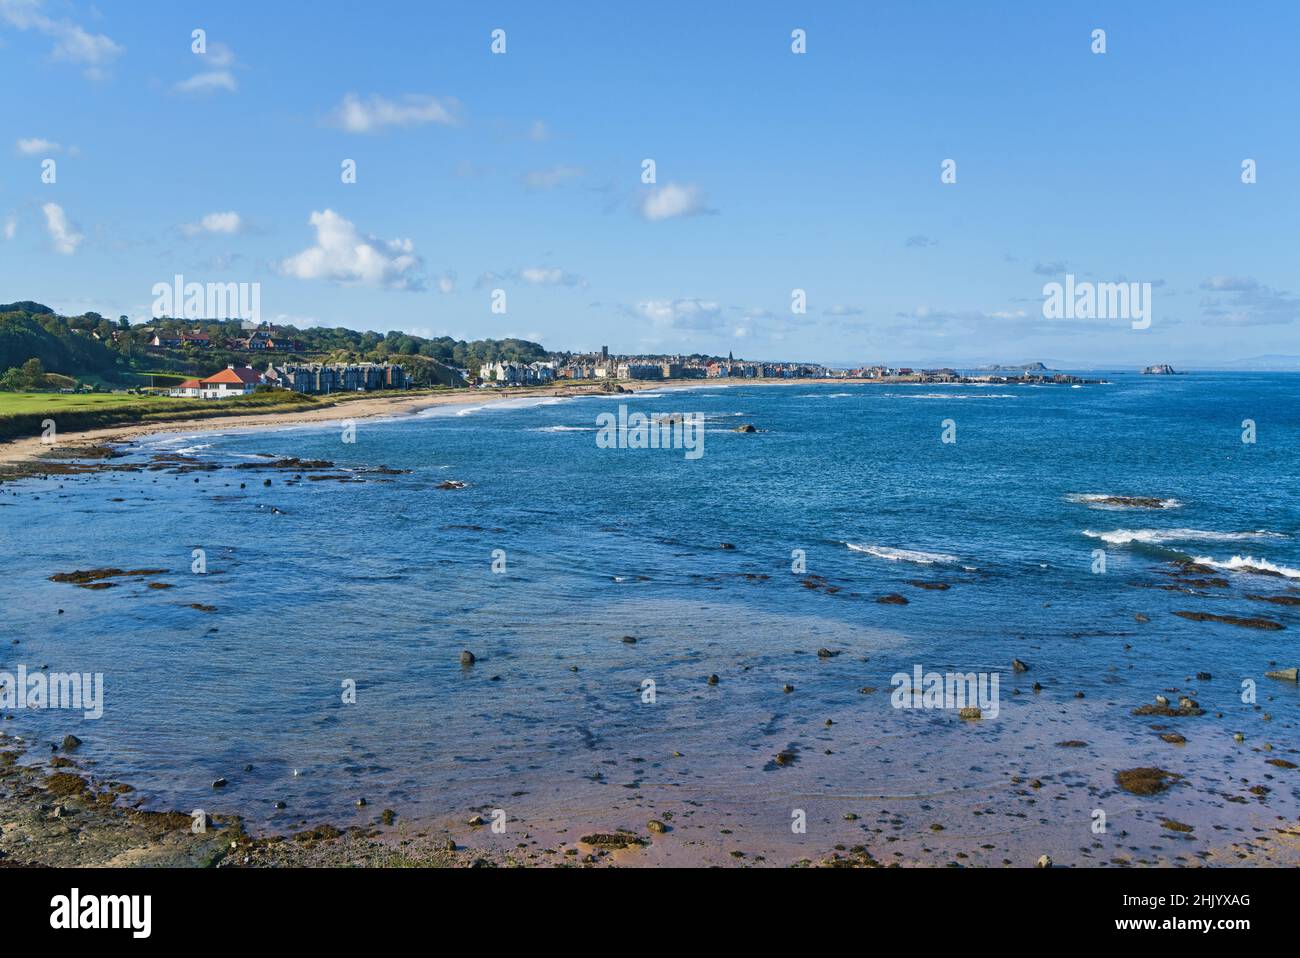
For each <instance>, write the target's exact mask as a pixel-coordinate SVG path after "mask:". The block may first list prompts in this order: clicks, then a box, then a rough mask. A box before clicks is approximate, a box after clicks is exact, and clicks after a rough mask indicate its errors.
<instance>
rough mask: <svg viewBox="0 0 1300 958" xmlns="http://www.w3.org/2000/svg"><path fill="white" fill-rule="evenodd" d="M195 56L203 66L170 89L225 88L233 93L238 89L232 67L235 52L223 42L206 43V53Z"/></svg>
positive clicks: (201, 89) (177, 90)
mask: <svg viewBox="0 0 1300 958" xmlns="http://www.w3.org/2000/svg"><path fill="white" fill-rule="evenodd" d="M195 56H197V57H199V58H200V60H201V61H202V65H203V68H202V69H201V70H200V71H199V72H198V73H196V74H194V75H193V76H192V77H189V78H188V79H186V80H181V81H180V82H179V83H177V84H175V85H174V86H173V87H172V89H173V90H174V91H175V92H177V93H215V92H217V91H218V90H225V91H227V92H229V93H234V92H236V91H237V90H238V89H239V83H238V82H237V81H236V80H235V74H234V73H233V72H232V68H233V67H234V66H235V63H236V60H235V52H234V51H233V50H231V49H230V47H228V46H226V45H225V44H224V43H219V42H213V43H209V44H208V45H207V52H206V53H197V54H195Z"/></svg>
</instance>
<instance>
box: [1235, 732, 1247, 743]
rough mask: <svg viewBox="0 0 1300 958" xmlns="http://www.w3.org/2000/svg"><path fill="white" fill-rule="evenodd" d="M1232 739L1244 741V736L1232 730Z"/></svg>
mask: <svg viewBox="0 0 1300 958" xmlns="http://www.w3.org/2000/svg"><path fill="white" fill-rule="evenodd" d="M1232 740H1233V741H1234V742H1244V741H1246V736H1244V735H1242V734H1241V733H1240V732H1233V733H1232Z"/></svg>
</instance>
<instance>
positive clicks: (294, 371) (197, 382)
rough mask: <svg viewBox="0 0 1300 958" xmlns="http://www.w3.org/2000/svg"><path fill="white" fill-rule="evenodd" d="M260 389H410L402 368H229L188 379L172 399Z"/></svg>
mask: <svg viewBox="0 0 1300 958" xmlns="http://www.w3.org/2000/svg"><path fill="white" fill-rule="evenodd" d="M258 386H268V387H271V388H273V389H289V390H292V391H293V392H300V393H312V394H316V393H326V394H328V393H334V392H369V391H372V390H376V389H409V388H410V386H411V379H410V376H408V375H407V373H406V370H404V369H402V367H401V366H392V365H387V364H381V363H333V364H322V363H287V364H285V365H282V366H276V365H275V364H274V363H271V364H269V365H268V366H267V367H266V371H265V372H258V371H257V370H256V369H254V368H253V367H252V366H227V367H226V368H225V369H223V370H221V371H220V372H219V373H216V374H215V375H212V376H208V377H207V378H206V379H187V380H186V381H185V382H183V383H181V384H180V385H179V386H177V387H175V388H174V389H172V390H170V392H169V395H172V396H177V397H181V398H186V399H226V398H229V397H231V396H246V395H248V394H249V393H251V392H254V391H255V390H256V389H257V387H258Z"/></svg>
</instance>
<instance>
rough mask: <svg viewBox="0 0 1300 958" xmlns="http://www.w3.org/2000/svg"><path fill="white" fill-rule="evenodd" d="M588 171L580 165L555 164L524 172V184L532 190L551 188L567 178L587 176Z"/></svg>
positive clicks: (573, 178)
mask: <svg viewBox="0 0 1300 958" xmlns="http://www.w3.org/2000/svg"><path fill="white" fill-rule="evenodd" d="M586 175H587V171H586V170H584V169H582V167H579V166H553V167H551V168H550V169H548V170H531V171H529V172H528V173H525V174H524V185H525V186H527V187H528V188H529V189H530V190H550V189H554V188H555V187H557V186H559V185H560V184H561V183H563V182H564V181H565V180H575V179H579V178H580V177H583V176H586Z"/></svg>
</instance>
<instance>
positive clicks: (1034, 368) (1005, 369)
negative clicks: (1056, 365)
mask: <svg viewBox="0 0 1300 958" xmlns="http://www.w3.org/2000/svg"><path fill="white" fill-rule="evenodd" d="M975 371H976V372H980V373H1050V372H1054V370H1052V369H1048V368H1047V367H1046V366H1044V365H1043V364H1042V363H1022V364H1021V365H1019V366H1007V365H1002V364H1000V363H993V364H991V365H989V366H980V367H978V368H977V369H976V370H975Z"/></svg>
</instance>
